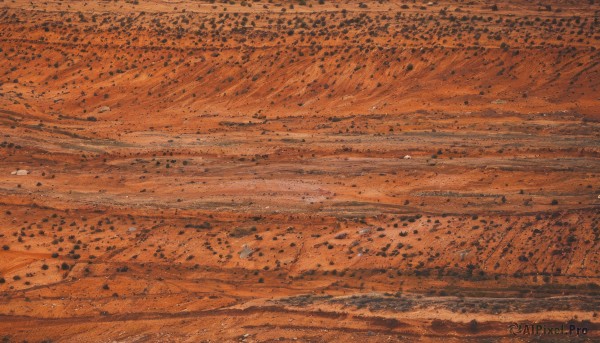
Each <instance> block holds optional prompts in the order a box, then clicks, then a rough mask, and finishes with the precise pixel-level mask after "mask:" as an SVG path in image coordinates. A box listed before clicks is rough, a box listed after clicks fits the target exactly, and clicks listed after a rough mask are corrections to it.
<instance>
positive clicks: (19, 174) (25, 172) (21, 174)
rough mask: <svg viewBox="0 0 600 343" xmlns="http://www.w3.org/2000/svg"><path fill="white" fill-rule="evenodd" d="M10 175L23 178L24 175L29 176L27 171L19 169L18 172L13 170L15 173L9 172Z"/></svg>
mask: <svg viewBox="0 0 600 343" xmlns="http://www.w3.org/2000/svg"><path fill="white" fill-rule="evenodd" d="M10 174H11V175H18V176H24V175H27V174H29V171H28V170H25V169H19V170H15V171H13V172H11V173H10Z"/></svg>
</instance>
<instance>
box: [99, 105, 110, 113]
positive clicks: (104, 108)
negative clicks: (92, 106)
mask: <svg viewBox="0 0 600 343" xmlns="http://www.w3.org/2000/svg"><path fill="white" fill-rule="evenodd" d="M108 111H110V107H108V106H101V107H100V108H99V109H98V113H104V112H108Z"/></svg>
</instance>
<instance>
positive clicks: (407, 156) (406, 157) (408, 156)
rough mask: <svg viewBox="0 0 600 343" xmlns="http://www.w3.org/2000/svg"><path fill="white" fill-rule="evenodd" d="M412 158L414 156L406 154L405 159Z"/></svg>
mask: <svg viewBox="0 0 600 343" xmlns="http://www.w3.org/2000/svg"><path fill="white" fill-rule="evenodd" d="M411 158H412V156H410V155H406V156H404V159H405V160H410V159H411Z"/></svg>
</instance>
